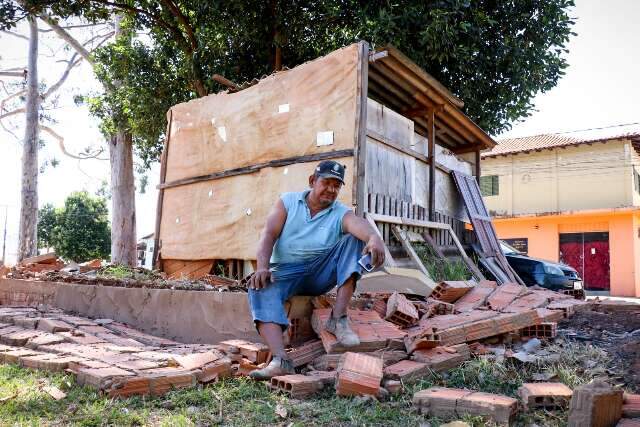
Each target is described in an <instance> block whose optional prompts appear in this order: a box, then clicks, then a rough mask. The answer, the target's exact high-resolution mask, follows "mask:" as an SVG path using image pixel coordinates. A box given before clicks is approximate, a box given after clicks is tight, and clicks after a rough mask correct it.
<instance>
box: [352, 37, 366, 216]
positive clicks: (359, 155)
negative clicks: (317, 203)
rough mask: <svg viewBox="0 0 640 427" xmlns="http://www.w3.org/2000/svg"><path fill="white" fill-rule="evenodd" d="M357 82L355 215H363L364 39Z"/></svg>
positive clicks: (364, 147) (364, 142) (364, 187)
mask: <svg viewBox="0 0 640 427" xmlns="http://www.w3.org/2000/svg"><path fill="white" fill-rule="evenodd" d="M358 48H359V49H358V59H359V61H358V77H357V78H358V84H357V88H358V91H357V94H356V96H357V99H356V103H357V106H356V132H357V134H356V141H355V142H356V149H355V157H356V158H355V162H354V164H355V166H356V170H355V173H354V178H355V180H356V181H355V183H354V186H353V188H354V190H355V197H354V199H355V202H356V215H358V216H364V213H365V212H366V211H367V207H366V206H365V204H366V200H367V194H366V192H367V187H366V181H365V178H366V170H365V169H366V164H367V87H368V85H369V44H368V43H367V42H365V41H362V42H360V44H359V46H358Z"/></svg>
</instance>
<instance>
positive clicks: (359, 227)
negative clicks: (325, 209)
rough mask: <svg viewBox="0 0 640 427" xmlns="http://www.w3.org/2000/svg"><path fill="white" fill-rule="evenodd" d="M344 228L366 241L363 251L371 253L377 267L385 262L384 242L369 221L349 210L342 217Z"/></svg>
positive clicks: (372, 260)
mask: <svg viewBox="0 0 640 427" xmlns="http://www.w3.org/2000/svg"><path fill="white" fill-rule="evenodd" d="M342 230H343V231H345V232H347V233H349V234H351V235H353V236H355V237H356V238H358V239H359V240H362V241H363V242H365V243H366V245H365V247H364V250H363V251H362V253H363V254H366V253H371V262H372V264H373V265H374V266H375V267H379V266H381V265H382V264H384V242H383V241H382V239H381V238H380V236H378V233H376V230H374V229H373V227H372V226H371V224H369V222H367V221H366V220H365V219H363V218H360V217H358V216H356V215H355V214H354V213H353V212H347V213H346V214H345V216H344V217H343V218H342Z"/></svg>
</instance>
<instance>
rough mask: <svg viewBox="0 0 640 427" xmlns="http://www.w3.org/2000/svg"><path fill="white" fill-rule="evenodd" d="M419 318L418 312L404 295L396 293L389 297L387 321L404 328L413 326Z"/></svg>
mask: <svg viewBox="0 0 640 427" xmlns="http://www.w3.org/2000/svg"><path fill="white" fill-rule="evenodd" d="M419 318H420V316H419V314H418V310H417V309H416V308H415V306H414V305H413V304H412V303H411V302H410V301H409V300H408V299H407V298H406V297H405V296H404V295H402V294H400V293H398V292H394V293H393V294H392V295H391V297H389V300H388V301H387V310H386V313H385V320H388V321H389V322H391V323H394V324H396V325H398V326H400V327H403V328H404V327H407V326H411V325H413V324H414V323H416V322H417V321H418V319H419Z"/></svg>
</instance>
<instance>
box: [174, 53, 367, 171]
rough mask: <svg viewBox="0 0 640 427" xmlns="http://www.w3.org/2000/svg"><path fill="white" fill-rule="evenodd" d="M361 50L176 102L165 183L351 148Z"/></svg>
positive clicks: (354, 130) (336, 54)
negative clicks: (242, 86) (232, 90)
mask: <svg viewBox="0 0 640 427" xmlns="http://www.w3.org/2000/svg"><path fill="white" fill-rule="evenodd" d="M357 47H358V45H357V44H354V45H351V46H347V47H345V48H343V49H340V50H337V51H335V52H333V53H331V54H329V55H327V56H325V57H322V58H319V59H316V60H314V61H311V62H308V63H306V64H302V65H300V66H298V67H296V68H293V69H291V70H287V71H283V72H279V73H277V74H274V75H272V76H269V77H267V78H265V79H263V80H261V81H260V83H258V84H257V85H255V86H252V87H250V88H248V89H245V90H243V91H240V92H237V93H231V94H229V93H219V94H215V95H209V96H205V97H203V98H199V99H195V100H193V101H190V102H187V103H183V104H178V105H175V106H174V107H172V108H171V111H172V125H171V135H170V146H169V150H168V156H167V176H166V181H167V182H171V181H174V180H177V179H183V178H191V177H195V176H201V175H207V174H211V173H214V172H221V171H225V170H229V169H235V168H239V167H244V166H249V165H255V164H258V163H262V162H267V161H270V160H278V159H283V158H288V157H294V156H302V155H310V154H316V153H324V152H329V151H334V150H343V149H353V146H354V141H355V135H356V128H355V123H356V119H355V118H356V100H357V96H356V95H357V62H358V51H357ZM319 133H320V134H321V135H320V139H321V140H322V141H323V142H326V143H329V142H331V140H332V142H331V143H330V144H327V145H320V146H319V145H318V134H319ZM323 138H324V139H323Z"/></svg>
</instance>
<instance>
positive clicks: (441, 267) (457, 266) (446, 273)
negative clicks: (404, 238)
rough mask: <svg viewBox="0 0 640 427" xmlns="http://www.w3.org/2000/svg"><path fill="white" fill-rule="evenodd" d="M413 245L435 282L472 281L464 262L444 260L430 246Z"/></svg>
mask: <svg viewBox="0 0 640 427" xmlns="http://www.w3.org/2000/svg"><path fill="white" fill-rule="evenodd" d="M412 245H413V248H414V249H415V251H416V254H418V257H419V258H420V260H421V261H422V264H424V266H425V267H426V269H427V271H428V272H429V275H430V276H431V278H432V279H433V280H434V281H436V282H442V281H445V280H469V279H471V272H469V269H468V268H467V266H466V265H465V263H464V262H463V261H461V260H449V259H445V260H443V259H441V258H440V257H438V255H436V253H435V252H434V251H433V249H432V248H431V247H430V246H428V245H425V244H421V243H412Z"/></svg>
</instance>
